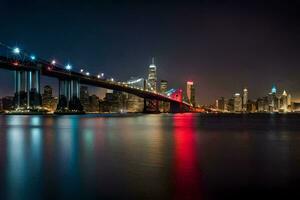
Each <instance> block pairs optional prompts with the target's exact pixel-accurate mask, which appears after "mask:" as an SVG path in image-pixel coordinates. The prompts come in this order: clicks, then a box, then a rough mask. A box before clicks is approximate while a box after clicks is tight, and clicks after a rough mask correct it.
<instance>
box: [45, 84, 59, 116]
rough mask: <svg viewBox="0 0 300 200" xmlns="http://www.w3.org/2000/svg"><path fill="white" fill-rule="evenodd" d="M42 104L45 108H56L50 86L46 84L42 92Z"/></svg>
mask: <svg viewBox="0 0 300 200" xmlns="http://www.w3.org/2000/svg"><path fill="white" fill-rule="evenodd" d="M42 106H43V107H44V108H46V109H47V110H50V111H54V110H55V108H56V100H55V98H54V97H53V96H52V87H51V86H49V85H46V86H45V87H44V93H43V94H42Z"/></svg>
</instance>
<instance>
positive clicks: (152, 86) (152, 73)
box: [148, 58, 157, 91]
mask: <svg viewBox="0 0 300 200" xmlns="http://www.w3.org/2000/svg"><path fill="white" fill-rule="evenodd" d="M156 70H157V69H156V66H155V64H154V58H152V64H151V65H150V66H149V74H148V86H149V90H152V91H156V83H157V74H156Z"/></svg>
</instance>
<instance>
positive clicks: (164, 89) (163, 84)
mask: <svg viewBox="0 0 300 200" xmlns="http://www.w3.org/2000/svg"><path fill="white" fill-rule="evenodd" d="M167 89H168V81H166V80H161V81H160V93H162V94H165V93H166V92H167Z"/></svg>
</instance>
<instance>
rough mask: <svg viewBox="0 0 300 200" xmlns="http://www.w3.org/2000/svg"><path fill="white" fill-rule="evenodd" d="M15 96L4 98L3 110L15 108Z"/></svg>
mask: <svg viewBox="0 0 300 200" xmlns="http://www.w3.org/2000/svg"><path fill="white" fill-rule="evenodd" d="M14 105H15V102H14V97H12V96H6V97H3V98H2V108H3V110H13V109H14Z"/></svg>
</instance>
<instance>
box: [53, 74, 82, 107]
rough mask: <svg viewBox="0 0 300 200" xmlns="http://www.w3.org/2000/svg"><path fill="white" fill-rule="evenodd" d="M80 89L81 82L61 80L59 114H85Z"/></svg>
mask: <svg viewBox="0 0 300 200" xmlns="http://www.w3.org/2000/svg"><path fill="white" fill-rule="evenodd" d="M79 88H80V82H79V80H73V79H70V80H63V79H59V90H58V91H59V95H58V96H59V100H58V104H57V109H56V111H57V112H68V111H69V112H83V107H82V105H81V103H80V100H79V93H80V91H79Z"/></svg>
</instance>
